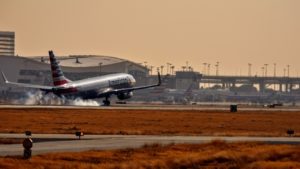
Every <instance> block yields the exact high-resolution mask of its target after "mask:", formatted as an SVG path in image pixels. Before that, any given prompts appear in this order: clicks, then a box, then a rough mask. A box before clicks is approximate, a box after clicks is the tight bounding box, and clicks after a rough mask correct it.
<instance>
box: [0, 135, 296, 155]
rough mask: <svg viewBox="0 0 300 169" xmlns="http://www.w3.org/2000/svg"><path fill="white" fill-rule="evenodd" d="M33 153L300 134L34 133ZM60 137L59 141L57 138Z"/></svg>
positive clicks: (2, 151) (7, 149)
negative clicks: (260, 135) (250, 135)
mask: <svg viewBox="0 0 300 169" xmlns="http://www.w3.org/2000/svg"><path fill="white" fill-rule="evenodd" d="M0 138H26V136H25V135H24V134H4V133H3V134H0ZM32 138H33V140H38V142H35V143H34V145H33V148H32V153H33V155H38V154H44V153H52V152H80V151H87V150H114V149H126V148H138V147H141V146H143V145H145V144H155V143H158V144H172V143H189V144H195V143H207V142H211V141H213V140H224V141H226V142H250V141H251V142H264V143H270V144H300V138H299V137H239V136H235V137H223V136H221V137H219V136H156V135H85V136H83V137H82V139H81V140H78V139H77V138H76V136H75V135H70V134H34V135H32ZM58 140H60V141H58ZM22 153H23V147H22V145H21V144H10V145H4V144H2V145H0V156H8V155H10V156H11V155H22Z"/></svg>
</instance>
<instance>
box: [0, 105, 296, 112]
mask: <svg viewBox="0 0 300 169" xmlns="http://www.w3.org/2000/svg"><path fill="white" fill-rule="evenodd" d="M229 107H230V104H202V105H165V104H112V105H111V106H66V105H0V109H3V108H4V109H6V108H9V109H27V108H28V109H103V110H110V109H112V110H114V109H116V110H118V109H119V110H125V109H126V110H199V111H201V110H217V111H229V110H230V108H229ZM238 111H291V112H295V111H300V107H299V106H278V107H275V108H268V107H264V106H262V105H261V106H257V105H238Z"/></svg>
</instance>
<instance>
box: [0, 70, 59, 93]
mask: <svg viewBox="0 0 300 169" xmlns="http://www.w3.org/2000/svg"><path fill="white" fill-rule="evenodd" d="M1 73H2V77H3V79H4V82H5V83H6V84H11V85H15V86H19V87H26V88H33V89H40V90H43V91H52V90H53V87H52V86H42V85H33V84H26V83H16V82H10V81H8V80H7V78H6V76H5V74H4V73H3V72H2V71H1Z"/></svg>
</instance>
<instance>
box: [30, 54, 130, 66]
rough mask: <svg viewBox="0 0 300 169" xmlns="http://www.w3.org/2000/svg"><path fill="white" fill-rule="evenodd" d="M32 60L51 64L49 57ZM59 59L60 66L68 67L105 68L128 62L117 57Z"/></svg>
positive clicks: (83, 56)
mask: <svg viewBox="0 0 300 169" xmlns="http://www.w3.org/2000/svg"><path fill="white" fill-rule="evenodd" d="M30 58H32V59H34V60H36V61H39V62H41V60H42V59H43V60H44V61H45V62H46V63H49V57H48V56H35V57H30ZM57 59H58V60H59V65H61V66H67V67H95V66H99V65H100V64H101V65H103V66H105V65H111V64H116V63H121V62H125V61H128V60H125V59H120V58H117V57H111V56H102V55H70V56H57Z"/></svg>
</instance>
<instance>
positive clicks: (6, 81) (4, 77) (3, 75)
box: [1, 71, 8, 83]
mask: <svg viewBox="0 0 300 169" xmlns="http://www.w3.org/2000/svg"><path fill="white" fill-rule="evenodd" d="M1 73H2V77H3V79H4V82H5V83H8V80H7V78H6V76H5V74H4V73H3V72H2V71H1Z"/></svg>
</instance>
